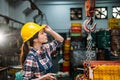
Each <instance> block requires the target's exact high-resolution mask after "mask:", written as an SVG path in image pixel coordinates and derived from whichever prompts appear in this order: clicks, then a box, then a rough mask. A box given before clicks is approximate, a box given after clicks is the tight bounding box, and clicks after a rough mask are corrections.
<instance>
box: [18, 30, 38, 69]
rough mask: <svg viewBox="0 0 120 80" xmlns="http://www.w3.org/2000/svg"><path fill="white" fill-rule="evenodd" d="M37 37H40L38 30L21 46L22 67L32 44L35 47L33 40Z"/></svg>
mask: <svg viewBox="0 0 120 80" xmlns="http://www.w3.org/2000/svg"><path fill="white" fill-rule="evenodd" d="M35 38H38V32H37V33H36V34H35V35H34V36H33V37H32V38H31V39H30V40H28V41H27V42H25V43H23V44H22V46H21V54H20V64H21V65H22V67H23V65H24V61H25V59H26V57H27V54H28V53H29V48H30V46H31V47H33V40H34V39H35Z"/></svg>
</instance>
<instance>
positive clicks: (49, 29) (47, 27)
mask: <svg viewBox="0 0 120 80" xmlns="http://www.w3.org/2000/svg"><path fill="white" fill-rule="evenodd" d="M51 31H52V28H50V26H49V25H46V27H45V32H47V33H49V32H51Z"/></svg>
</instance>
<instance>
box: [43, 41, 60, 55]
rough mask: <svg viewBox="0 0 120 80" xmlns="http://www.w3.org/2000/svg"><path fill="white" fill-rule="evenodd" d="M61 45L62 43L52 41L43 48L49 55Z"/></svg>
mask: <svg viewBox="0 0 120 80" xmlns="http://www.w3.org/2000/svg"><path fill="white" fill-rule="evenodd" d="M61 45H62V42H59V41H57V40H53V41H52V42H51V43H48V44H46V45H45V48H46V49H47V52H48V53H49V54H50V53H52V52H53V51H54V50H56V48H57V47H60V46H61Z"/></svg>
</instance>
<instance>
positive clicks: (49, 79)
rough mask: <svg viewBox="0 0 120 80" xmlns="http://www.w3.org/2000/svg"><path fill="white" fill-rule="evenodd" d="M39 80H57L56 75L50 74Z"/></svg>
mask: <svg viewBox="0 0 120 80" xmlns="http://www.w3.org/2000/svg"><path fill="white" fill-rule="evenodd" d="M39 80H57V78H56V77H55V74H54V73H48V74H46V75H43V76H42V77H40V78H39Z"/></svg>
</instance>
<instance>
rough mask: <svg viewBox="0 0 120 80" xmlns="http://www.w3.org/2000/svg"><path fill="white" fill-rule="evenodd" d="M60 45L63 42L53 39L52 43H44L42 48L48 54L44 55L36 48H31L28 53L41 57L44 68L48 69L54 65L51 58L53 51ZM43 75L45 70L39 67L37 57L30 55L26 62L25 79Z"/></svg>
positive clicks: (40, 60) (28, 79)
mask: <svg viewBox="0 0 120 80" xmlns="http://www.w3.org/2000/svg"><path fill="white" fill-rule="evenodd" d="M60 45H61V42H58V41H56V40H54V41H52V42H51V43H47V44H44V45H43V46H42V48H43V51H44V53H46V54H48V56H47V55H44V56H42V55H41V54H40V51H39V50H36V49H34V48H31V49H30V51H29V53H28V54H30V53H31V54H34V55H35V56H37V57H38V59H39V62H40V63H41V64H42V66H43V67H44V69H45V70H47V69H49V68H50V67H52V65H53V64H52V61H51V59H50V58H51V53H52V51H54V50H55V49H56V48H57V47H58V46H60ZM43 57H44V58H43ZM42 75H44V72H43V71H41V70H40V69H39V65H38V62H37V61H36V59H35V57H33V56H29V55H28V56H27V58H26V60H25V63H24V76H23V80H30V79H32V78H33V77H40V76H42Z"/></svg>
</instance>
